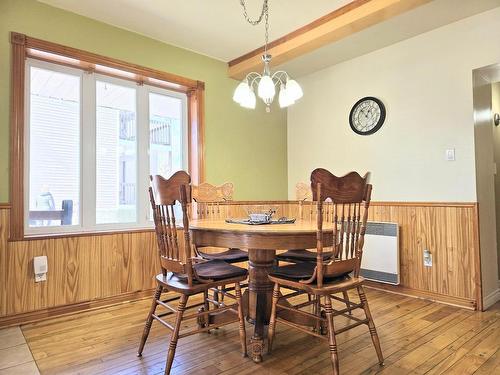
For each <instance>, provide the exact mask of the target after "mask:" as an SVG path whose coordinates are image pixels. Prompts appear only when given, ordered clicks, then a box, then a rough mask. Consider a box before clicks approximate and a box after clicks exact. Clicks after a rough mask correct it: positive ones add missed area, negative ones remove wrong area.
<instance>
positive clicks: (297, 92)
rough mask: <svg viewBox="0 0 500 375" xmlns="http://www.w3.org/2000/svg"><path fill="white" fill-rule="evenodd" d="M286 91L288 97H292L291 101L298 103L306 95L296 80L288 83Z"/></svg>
mask: <svg viewBox="0 0 500 375" xmlns="http://www.w3.org/2000/svg"><path fill="white" fill-rule="evenodd" d="M286 91H287V93H288V95H289V96H290V99H291V100H292V101H296V100H298V99H300V98H302V96H303V95H304V92H303V91H302V88H301V87H300V86H299V84H298V83H297V81H296V80H294V79H289V80H288V81H287V83H286Z"/></svg>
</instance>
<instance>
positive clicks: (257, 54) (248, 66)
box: [228, 0, 432, 79]
mask: <svg viewBox="0 0 500 375" xmlns="http://www.w3.org/2000/svg"><path fill="white" fill-rule="evenodd" d="M430 1H432V0H354V1H352V2H351V3H349V4H347V5H345V6H343V7H342V8H339V9H337V10H335V11H333V12H331V13H329V14H327V15H325V16H323V17H321V18H318V19H317V20H315V21H313V22H311V23H310V24H307V25H305V26H303V27H301V28H300V29H297V30H295V31H292V32H291V33H289V34H287V35H285V36H283V37H281V38H279V39H276V40H274V41H273V42H271V43H269V46H268V51H269V53H270V54H271V55H272V57H273V60H272V64H273V65H274V66H277V65H280V64H283V63H285V62H287V61H289V60H292V59H294V58H296V57H298V56H301V55H304V54H306V53H308V52H311V51H313V50H315V49H318V48H320V47H323V46H325V45H327V44H329V43H332V42H335V41H338V40H340V39H343V38H345V37H348V36H349V35H352V34H355V33H357V32H359V31H361V30H363V29H366V28H368V27H370V26H373V25H375V24H377V23H380V22H383V21H386V20H388V19H390V18H392V17H395V16H397V15H399V14H402V13H404V12H406V11H409V10H411V9H414V8H416V7H418V6H420V5H423V4H425V3H428V2H430ZM263 52H264V47H263V46H262V47H260V48H257V49H256V50H253V51H251V52H249V53H247V54H245V55H243V56H240V57H238V58H236V59H234V60H231V61H230V62H229V63H228V72H229V76H230V77H231V78H235V79H243V78H244V77H245V75H246V74H247V73H249V72H251V71H260V70H261V69H262V59H261V55H262V54H263Z"/></svg>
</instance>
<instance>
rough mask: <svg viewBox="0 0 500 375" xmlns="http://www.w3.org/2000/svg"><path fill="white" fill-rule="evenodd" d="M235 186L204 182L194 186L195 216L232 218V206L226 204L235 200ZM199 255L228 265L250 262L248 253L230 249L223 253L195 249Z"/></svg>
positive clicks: (220, 218) (200, 217)
mask: <svg viewBox="0 0 500 375" xmlns="http://www.w3.org/2000/svg"><path fill="white" fill-rule="evenodd" d="M233 194H234V186H233V184H232V183H230V182H226V183H224V184H222V185H220V186H215V185H212V184H209V183H207V182H204V183H202V184H200V185H198V186H193V201H194V202H195V210H194V211H195V215H196V217H197V218H198V219H212V220H224V219H226V218H227V217H228V216H230V210H231V206H230V205H228V204H225V203H227V202H229V201H231V200H232V199H233ZM195 251H196V253H197V255H198V256H199V257H201V258H203V259H207V260H223V261H224V262H228V263H240V262H246V261H248V253H247V252H246V251H243V250H240V249H235V248H230V249H225V250H223V251H217V250H215V251H213V250H211V251H210V252H207V251H203V249H199V248H197V249H195Z"/></svg>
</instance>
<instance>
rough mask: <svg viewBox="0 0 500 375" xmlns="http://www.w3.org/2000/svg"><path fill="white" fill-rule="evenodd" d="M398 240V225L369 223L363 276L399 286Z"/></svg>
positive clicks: (362, 263)
mask: <svg viewBox="0 0 500 375" xmlns="http://www.w3.org/2000/svg"><path fill="white" fill-rule="evenodd" d="M398 238H399V228H398V224H397V223H383V222H373V221H371V222H368V223H367V225H366V234H365V245H364V247H363V258H362V261H361V276H363V277H364V278H365V279H368V280H373V281H379V282H383V283H388V284H395V285H398V284H399V239H398Z"/></svg>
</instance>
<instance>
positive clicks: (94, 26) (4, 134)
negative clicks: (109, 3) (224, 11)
mask: <svg viewBox="0 0 500 375" xmlns="http://www.w3.org/2000/svg"><path fill="white" fill-rule="evenodd" d="M10 31H16V32H20V33H23V34H26V35H29V36H32V37H36V38H40V39H44V40H48V41H51V42H56V43H60V44H64V45H67V46H71V47H75V48H79V49H83V50H87V51H91V52H95V53H98V54H102V55H105V56H110V57H114V58H117V59H121V60H124V61H128V62H132V63H135V64H139V65H143V66H147V67H151V68H155V69H159V70H163V71H166V72H170V73H175V74H178V75H182V76H185V77H189V78H192V79H196V80H200V81H204V82H205V89H206V102H205V114H206V129H205V139H206V144H205V147H206V151H205V152H206V153H205V160H206V180H207V181H208V182H211V183H215V184H219V183H223V182H226V181H231V182H233V183H234V184H235V197H236V198H237V199H249V200H252V199H286V197H287V176H286V173H287V165H286V162H287V161H286V158H287V150H286V111H283V110H280V109H279V108H278V107H277V106H274V107H273V109H272V111H271V113H266V112H265V110H264V107H263V105H259V104H260V103H259V104H258V105H257V109H256V110H253V111H252V110H246V109H243V108H241V107H239V106H238V105H237V104H236V103H234V102H233V101H232V93H233V90H234V88H235V86H236V85H237V82H236V81H234V80H232V79H229V78H228V77H227V73H226V64H225V63H223V62H221V61H218V60H215V59H212V58H209V57H206V56H203V55H199V54H196V53H193V52H190V51H187V50H184V49H181V48H177V47H174V46H170V45H167V44H164V43H161V42H158V41H156V40H153V39H150V38H147V37H144V36H141V35H138V34H135V33H132V32H129V31H126V30H123V29H119V28H116V27H113V26H110V25H107V24H104V23H101V22H98V21H94V20H92V19H89V18H86V17H82V16H79V15H76V14H74V13H70V12H67V11H64V10H60V9H57V8H53V7H50V6H48V5H45V4H42V3H39V2H37V1H34V0H0V202H7V201H8V200H9V111H10V107H9V106H10V102H9V97H10V87H9V85H10V83H9V81H10V52H11V51H10V42H9V38H10V36H9V32H10Z"/></svg>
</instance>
